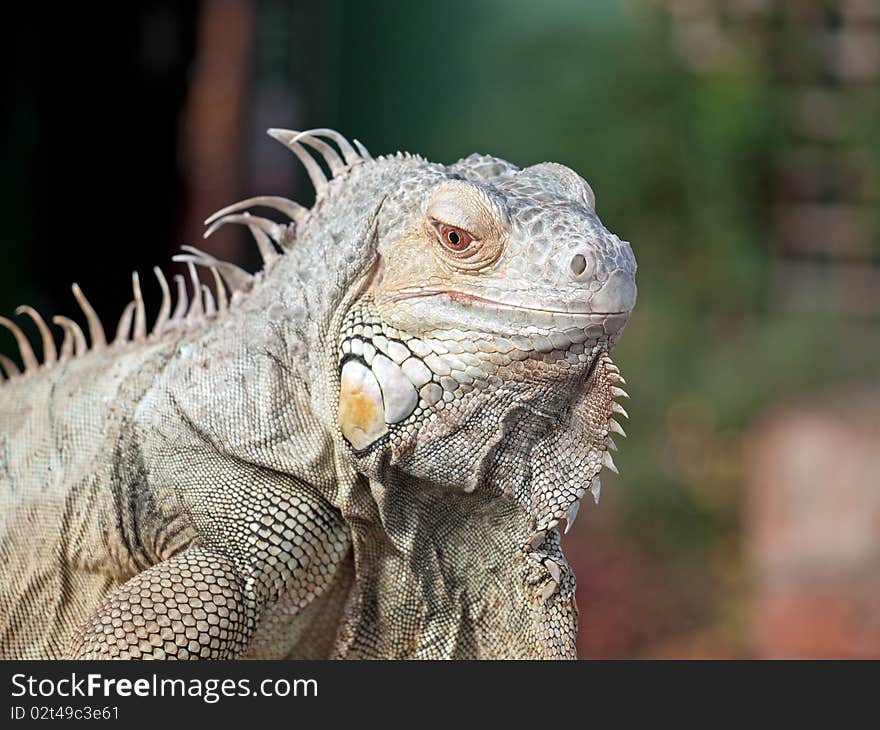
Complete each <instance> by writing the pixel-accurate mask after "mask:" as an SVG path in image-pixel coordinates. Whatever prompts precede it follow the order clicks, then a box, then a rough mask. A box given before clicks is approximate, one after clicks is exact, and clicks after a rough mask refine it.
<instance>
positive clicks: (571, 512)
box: [565, 500, 581, 535]
mask: <svg viewBox="0 0 880 730" xmlns="http://www.w3.org/2000/svg"><path fill="white" fill-rule="evenodd" d="M580 508H581V503H580V501H578V500H575V501H574V502H572V503H571V507H569V508H568V514H566V516H565V534H566V535H567V534H568V531H569V530H570V529H571V526H572V525H573V524H574V521H575V520H576V519H577V516H578V510H579V509H580Z"/></svg>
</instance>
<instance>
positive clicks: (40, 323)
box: [15, 304, 58, 365]
mask: <svg viewBox="0 0 880 730" xmlns="http://www.w3.org/2000/svg"><path fill="white" fill-rule="evenodd" d="M15 313H16V314H26V315H27V316H28V317H30V318H31V319H32V320H33V321H34V324H35V325H37V329H38V330H39V331H40V338H41V339H42V341H43V362H44V363H45V364H46V365H51V364H52V363H53V362H55V361H56V360H57V359H58V353H57V351H56V350H55V340H54V339H52V333H51V332H50V331H49V327H48V326H47V325H46V322H45V320H44V319H43V318H42V317H41V316H40V313H39V312H38V311H37V310H36V309H34V308H33V307H29V306H28V305H26V304H23V305H21V306H20V307H19V308H18V309H16V310H15Z"/></svg>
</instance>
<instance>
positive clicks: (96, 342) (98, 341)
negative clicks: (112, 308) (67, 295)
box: [70, 284, 107, 350]
mask: <svg viewBox="0 0 880 730" xmlns="http://www.w3.org/2000/svg"><path fill="white" fill-rule="evenodd" d="M70 288H71V290H72V291H73V296H74V298H75V299H76V301H77V304H79V308H80V309H81V310H82V313H83V314H84V315H85V318H86V324H88V326H89V339H90V340H91V341H92V349H93V350H94V349H96V348H100V347H105V346H106V345H107V335H106V334H105V333H104V325H102V324H101V320H100V318H99V317H98V315H97V314H96V313H95V310H94V308H93V307H92V305H91V304H90V303H89V300H88V299H86V295H85V294H83V292H82V289H80V288H79V285H78V284H73V285H72V286H71V287H70Z"/></svg>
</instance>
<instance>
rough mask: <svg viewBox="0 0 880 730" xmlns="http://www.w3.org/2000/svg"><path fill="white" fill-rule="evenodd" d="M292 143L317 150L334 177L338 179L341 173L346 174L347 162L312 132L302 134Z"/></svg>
mask: <svg viewBox="0 0 880 730" xmlns="http://www.w3.org/2000/svg"><path fill="white" fill-rule="evenodd" d="M291 142H292V143H294V142H301V143H303V144H307V145H308V146H309V147H311V148H312V149H313V150H316V151H317V152H318V154H320V155H321V157H322V158H323V159H324V162H326V163H327V167H329V168H330V174H331V176H332V177H336V176H337V175H339V174H340V173H342V172H345V169H346V167H345V160H343V159H342V158H341V157H340V156H339V153H338V152H337V151H336V150H334V149H333V148H332V147H331V146H330V145H329V144H327V143H326V142H325V141H324V140H323V139H320V138H319V137H315V136H313V135H312V131H311V130H309V131H307V132H300V133H299V134H298V135H296V137H294V138H293V139H292V140H291Z"/></svg>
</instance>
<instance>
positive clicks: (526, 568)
mask: <svg viewBox="0 0 880 730" xmlns="http://www.w3.org/2000/svg"><path fill="white" fill-rule="evenodd" d="M270 134H271V135H272V136H273V137H275V138H276V139H278V140H280V141H281V142H282V143H283V144H284V145H286V146H287V147H288V148H289V149H290V150H292V151H293V153H295V154H296V155H297V157H299V159H300V160H301V161H302V163H303V164H304V165H305V168H306V170H307V172H308V174H309V176H310V177H311V180H312V182H313V183H314V185H315V188H316V201H315V203H314V205H313V207H312V208H311V209H307V208H305V207H303V206H301V205H299V204H297V203H295V202H293V201H291V200H287V199H285V198H281V197H273V196H264V197H256V198H251V199H249V200H245V201H242V202H240V203H236V204H234V205H231V206H229V207H227V208H224V209H223V210H221V211H219V212H217V213H216V214H214V215H213V216H211V217H210V218H209V219H208V220H207V221H206V223H207V224H208V225H209V228H208V230H207V232H206V236H207V235H209V234H210V233H212V232H213V231H214V230H216V229H217V228H218V227H219V226H222V225H224V224H228V223H235V224H243V225H245V226H247V227H248V228H249V229H250V231H251V232H252V233H253V236H254V238H255V240H256V243H257V245H258V247H259V251H260V254H261V255H262V259H263V268H262V270H261V271H259V272H258V273H256V274H250V273H248V272H246V271H244V270H242V269H240V268H238V267H237V266H235V265H233V264H231V263H229V262H225V261H220V260H217V259H215V258H213V257H212V256H210V255H208V254H207V253H204V252H202V251H200V250H199V249H196V248H193V247H184V248H183V250H184V253H183V254H180V255H178V256H177V257H175V258H176V260H178V261H181V262H184V263H185V264H186V265H187V266H188V269H189V279H190V281H191V284H189V285H187V284H186V282H185V281H184V277H181V276H178V277H177V280H176V284H177V295H176V305H175V307H174V311H173V312H172V299H173V297H172V295H171V292H170V287H169V286H168V284H167V282H166V279H165V278H164V276H163V275H162V272H161V270H159V269H156V270H155V273H156V276H157V277H158V281H159V284H160V286H161V288H162V291H163V298H162V302H161V306H160V308H159V311H158V314H157V316H156V318H155V322H154V324H152V326H151V327H149V328H148V324H147V313H146V308H145V305H144V301H143V297H142V295H141V288H140V283H139V279H138V277H137V274H135V275H134V276H133V301H132V302H131V303H130V304H129V305H128V306H127V307H126V309H125V311H124V312H123V314H122V317H121V319H120V322H119V325H118V328H117V330H116V336H115V339H113V340H112V341H108V338H107V337H106V335H105V332H104V329H103V327H102V325H101V322H100V320H99V319H98V317H97V316H96V314H95V311H94V309H93V308H92V306H91V305H90V304H89V302H88V300H87V299H86V297H85V296H84V294H83V292H82V291H81V290H80V289H79V288H78V287H77V286H76V285H75V284H74V286H73V294H74V296H75V298H76V300H77V302H78V303H79V305H80V308H81V309H82V313H83V316H84V319H85V322H86V323H87V329H88V332H89V341H87V338H86V336H85V334H84V333H83V331H82V329H81V328H80V326H79V325H78V324H77V323H76V322H75V321H73V320H72V319H68V318H65V317H55V318H53V322H55V323H56V324H58V325H59V326H60V328H61V329H63V332H64V340H63V344H62V345H61V348H60V352H58V351H56V346H55V342H54V340H53V336H52V333H51V332H50V330H49V327H48V326H47V324H46V323H45V321H44V320H43V319H42V318H41V317H40V315H39V314H37V312H36V311H34V310H33V309H32V308H29V307H22V308H20V309H19V310H18V311H19V313H20V314H23V315H26V316H27V317H28V318H29V319H31V320H32V321H33V323H34V324H35V326H36V329H37V331H38V332H39V334H40V335H41V338H42V362H40V360H39V359H38V358H37V356H36V355H35V354H34V351H33V349H32V348H31V345H30V344H29V341H28V339H27V337H26V335H25V334H24V332H23V331H22V330H21V329H20V328H19V326H18V325H17V324H15V323H13V322H12V321H11V320H9V319H7V318H0V324H2V325H4V326H5V327H6V328H8V329H10V330H11V331H12V333H13V334H14V336H15V338H16V339H17V341H18V345H19V349H20V352H21V359H22V362H23V365H24V368H23V372H21V373H20V374H19V372H18V370H17V368H16V366H15V365H14V364H13V363H12V362H11V361H10V360H9V358H6V357H3V358H2V360H0V365H2V366H3V367H4V368H5V371H6V374H7V376H8V378H7V381H6V382H4V383H3V384H2V385H0V655H2V656H3V657H7V658H62V657H75V658H154V659H155V658H168V659H170V658H177V659H182V658H187V659H192V658H213V659H222V658H235V657H254V658H280V657H291V658H320V657H338V658H571V657H574V656H575V635H576V631H577V609H576V606H575V601H574V590H575V579H574V576H573V575H572V571H571V569H570V567H569V565H568V564H567V563H566V560H565V558H564V557H563V553H562V550H561V547H560V534H559V529H560V527H561V526H562V524H563V523H564V524H565V525H566V529H567V528H568V527H570V526H571V524H572V522H573V520H574V518H575V515H576V514H577V510H578V505H579V502H580V499H581V498H582V497H583V496H584V495H585V493H586V492H587V491H590V492H591V493H592V494H593V496H594V497H595V498H596V499H597V500H598V497H599V489H600V483H599V472H600V470H601V469H602V468H603V466H604V467H608V468H610V469H612V470H614V469H615V467H614V462H613V460H612V458H611V455H610V452H609V448H613V442H612V440H611V433H612V432H616V433H618V434H621V435H623V429H622V428H621V427H620V425H619V424H618V423H617V421H616V420H615V419H614V415H615V414H621V415H626V414H625V412H624V409H623V408H622V407H621V406H620V405H619V404H618V403H617V402H616V401H615V398H617V397H619V396H625V395H626V394H625V393H624V391H623V390H622V389H621V388H620V386H621V385H622V384H623V378H622V377H621V376H620V374H619V371H618V368H617V367H616V366H615V365H614V364H613V362H612V360H611V358H610V355H609V353H610V352H611V349H612V347H613V346H614V344H615V343H616V342H617V340H618V338H619V337H620V335H621V332H622V330H623V328H624V325H625V324H626V322H627V320H628V318H629V316H630V313H631V311H632V309H633V306H634V304H635V299H636V286H635V271H636V263H635V259H634V257H633V254H632V250H631V248H630V246H629V244H628V243H626V242H625V241H621V240H620V239H619V238H618V237H617V236H615V235H613V234H611V233H610V232H609V231H607V230H606V229H605V228H604V227H603V225H602V224H601V223H600V221H599V219H598V218H597V216H596V212H595V199H594V196H593V192H592V190H591V189H590V187H589V185H588V184H587V183H586V182H585V181H584V180H583V179H582V178H581V177H580V176H578V175H577V174H576V173H574V172H573V171H572V170H570V169H569V168H567V167H564V166H562V165H559V164H555V163H543V164H538V165H533V166H531V167H526V168H524V169H519V168H518V167H516V166H514V165H513V164H510V163H509V162H506V161H504V160H501V159H497V158H494V157H489V156H483V155H476V154H475V155H471V156H470V157H467V158H465V159H462V160H460V161H458V162H456V163H455V164H452V165H449V166H444V165H442V164H434V163H430V162H428V161H426V160H425V159H423V158H422V157H419V156H414V155H410V154H402V153H397V154H396V155H390V156H382V157H377V158H375V159H374V158H372V157H371V156H370V154H369V153H368V152H367V150H366V148H365V147H364V146H363V145H361V144H360V143H359V142H357V141H354V142H353V143H350V142H349V141H348V140H346V139H345V138H344V137H343V136H342V135H340V134H339V133H338V132H335V131H333V130H329V129H316V130H311V131H307V132H293V131H289V130H270ZM254 207H263V208H267V209H272V210H274V211H276V212H278V213H280V214H282V215H283V217H284V218H285V219H286V220H285V222H283V223H282V222H276V221H275V220H272V219H270V218H264V217H258V216H256V215H251V214H250V213H249V212H246V211H248V210H249V209H251V208H254ZM275 217H278V216H275ZM196 267H202V269H203V270H204V271H205V273H206V274H207V275H208V276H209V277H210V278H208V279H207V280H208V281H212V282H213V286H212V287H209V286H207V285H205V284H203V283H202V281H201V279H200V278H199V276H198V273H197V270H196Z"/></svg>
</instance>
